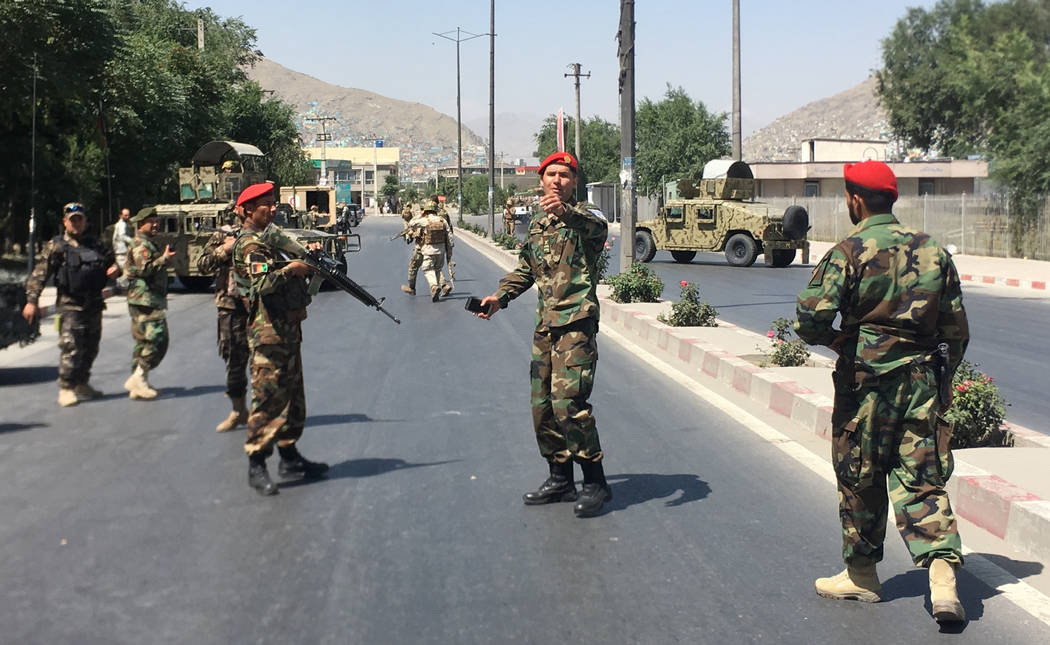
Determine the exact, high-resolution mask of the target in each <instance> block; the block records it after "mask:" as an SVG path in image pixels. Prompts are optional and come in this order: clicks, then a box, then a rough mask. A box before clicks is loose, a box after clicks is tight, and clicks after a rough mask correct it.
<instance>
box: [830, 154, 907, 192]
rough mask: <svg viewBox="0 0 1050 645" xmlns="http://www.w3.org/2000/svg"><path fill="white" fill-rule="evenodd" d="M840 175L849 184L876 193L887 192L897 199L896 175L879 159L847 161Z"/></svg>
mask: <svg viewBox="0 0 1050 645" xmlns="http://www.w3.org/2000/svg"><path fill="white" fill-rule="evenodd" d="M842 177H843V178H844V179H845V180H846V181H847V182H849V183H851V184H856V185H858V186H861V187H863V188H867V189H868V190H873V191H875V192H877V193H889V194H891V195H893V199H897V176H896V175H894V174H893V171H892V170H890V167H889V166H887V165H886V164H884V163H882V162H881V161H873V160H869V161H862V162H861V163H848V164H846V165H845V166H843V167H842Z"/></svg>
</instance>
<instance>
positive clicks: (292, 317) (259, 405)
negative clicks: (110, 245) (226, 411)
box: [233, 184, 328, 495]
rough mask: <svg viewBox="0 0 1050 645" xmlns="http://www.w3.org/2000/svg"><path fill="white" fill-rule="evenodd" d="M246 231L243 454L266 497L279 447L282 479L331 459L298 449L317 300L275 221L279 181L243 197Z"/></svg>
mask: <svg viewBox="0 0 1050 645" xmlns="http://www.w3.org/2000/svg"><path fill="white" fill-rule="evenodd" d="M237 205H238V206H241V207H243V208H244V215H245V219H244V228H243V229H242V231H241V235H240V236H238V238H237V241H236V242H235V243H234V246H233V270H234V272H235V274H236V279H237V288H238V289H239V290H240V292H241V294H242V295H244V296H245V298H246V299H247V304H248V321H249V322H248V343H249V346H250V347H251V379H252V411H251V414H250V415H249V416H248V435H247V437H245V442H244V451H245V452H246V453H247V454H248V485H249V486H251V487H252V488H254V489H255V490H256V491H257V492H258V493H259V494H260V495H276V494H277V493H278V490H277V485H276V484H275V483H274V482H273V480H271V479H270V473H269V472H268V471H267V470H266V458H267V457H269V456H270V455H271V454H273V446H274V444H275V443H276V444H277V451H278V452H279V453H280V455H281V461H280V466H279V469H278V473H279V474H280V475H281V476H282V477H291V478H315V477H320V476H322V475H324V473H325V472H326V471H327V470H328V464H324V463H318V462H313V461H309V460H307V459H306V458H305V457H303V456H302V455H301V454H299V450H298V449H297V448H296V442H297V441H298V440H299V437H301V436H302V434H303V427H304V425H305V423H306V392H305V390H304V387H303V361H302V351H301V347H300V346H301V344H302V338H303V336H302V321H303V320H304V319H305V318H306V306H307V305H308V304H310V294H309V292H308V290H307V284H306V279H305V278H306V276H307V275H309V273H310V271H311V269H310V267H309V266H308V265H306V264H304V263H303V262H300V261H298V260H292V259H290V258H288V257H287V256H286V255H285V253H284V252H283V251H282V250H281V246H282V244H283V243H284V242H286V241H287V238H286V237H285V235H284V233H283V232H282V231H281V230H280V229H279V228H277V227H275V226H272V224H273V217H274V213H275V211H276V202H275V201H274V194H273V184H252V185H251V186H248V187H247V188H245V189H244V190H243V191H241V194H240V196H239V197H238V198H237Z"/></svg>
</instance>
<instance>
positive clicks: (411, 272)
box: [401, 203, 426, 296]
mask: <svg viewBox="0 0 1050 645" xmlns="http://www.w3.org/2000/svg"><path fill="white" fill-rule="evenodd" d="M423 207H424V211H425V209H426V203H424V204H423ZM401 219H403V220H405V228H406V229H407V231H406V232H405V244H413V245H414V246H413V247H412V257H410V258H409V259H408V283H407V284H403V285H401V290H402V291H404V292H405V293H407V294H408V295H410V296H414V295H416V277H417V276H418V275H419V267H421V266H422V265H423V251H422V248H421V247H422V243H421V242H420V239H421V238H420V231H419V229H418V227H416V226H413V222H415V221H417V218H415V217H413V216H412V210H411V209H409V210H407V211H402V213H401Z"/></svg>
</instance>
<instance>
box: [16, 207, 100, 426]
mask: <svg viewBox="0 0 1050 645" xmlns="http://www.w3.org/2000/svg"><path fill="white" fill-rule="evenodd" d="M62 210H63V212H62V225H63V227H64V229H65V232H64V233H63V234H62V235H60V236H57V237H55V238H54V239H52V240H51V241H50V242H48V243H47V246H45V247H44V257H43V259H42V260H41V261H40V262H38V263H37V265H36V266H35V267H34V268H33V273H32V275H30V276H29V280H28V281H27V282H26V305H25V307H23V308H22V316H23V317H24V318H25V319H26V322H28V323H30V324H32V323H33V321H34V320H35V319H36V317H37V315H38V314H39V306H38V303H39V302H40V294H41V292H43V290H44V285H45V284H46V283H47V281H48V280H49V279H51V278H54V280H55V286H56V289H57V291H58V298H57V299H56V301H55V305H56V310H57V312H58V317H59V321H60V322H59V330H60V331H59V336H58V348H59V351H60V352H61V354H60V357H59V360H58V404H59V405H61V406H63V407H66V406H70V405H76V404H77V403H78V402H80V401H85V400H88V399H94V398H97V397H100V396H102V393H101V392H99V391H98V390H96V389H95V388H93V387H91V385H90V384H89V383H88V381H89V380H90V378H91V365H92V364H93V363H94V362H95V357H96V356H98V344H99V340H100V339H101V338H102V310H103V309H105V308H106V303H105V301H104V300H103V299H102V289H103V287H105V286H106V280H107V279H108V278H110V277H113V276H116V275H117V274H118V273H119V270H118V268H117V266H116V264H115V260H114V257H113V253H112V251H109V250H108V249H106V248H105V247H104V246H103V245H102V244H101V243H100V242H99V241H98V239H96V238H95V237H93V236H90V235H86V234H85V230H86V229H87V217H86V211H85V209H84V206H83V205H82V204H78V203H75V202H74V203H70V204H66V206H65V208H63V209H62Z"/></svg>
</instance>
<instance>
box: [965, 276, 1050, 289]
mask: <svg viewBox="0 0 1050 645" xmlns="http://www.w3.org/2000/svg"><path fill="white" fill-rule="evenodd" d="M959 279H960V280H962V281H963V282H977V283H979V284H995V285H999V286H1000V287H1020V288H1022V289H1039V290H1040V291H1046V280H1021V279H1020V278H1003V277H1001V276H994V275H975V274H973V273H961V274H959Z"/></svg>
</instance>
